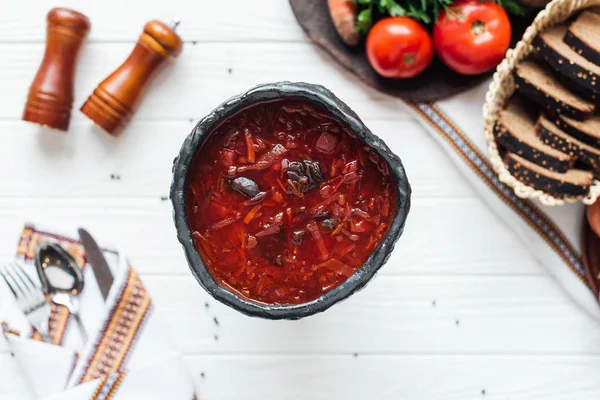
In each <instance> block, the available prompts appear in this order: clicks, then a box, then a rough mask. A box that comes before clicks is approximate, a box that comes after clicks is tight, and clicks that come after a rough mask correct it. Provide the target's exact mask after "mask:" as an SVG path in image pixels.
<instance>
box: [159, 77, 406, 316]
mask: <svg viewBox="0 0 600 400" xmlns="http://www.w3.org/2000/svg"><path fill="white" fill-rule="evenodd" d="M284 98H299V99H301V100H303V101H307V102H309V103H312V104H315V103H316V104H319V105H321V106H323V107H325V108H326V109H327V110H328V111H329V112H330V113H331V114H333V115H334V117H336V118H338V119H339V120H340V122H341V123H343V124H345V125H346V126H348V127H349V128H350V130H351V131H352V132H353V133H354V134H356V136H357V137H358V138H359V140H361V141H362V142H363V143H365V144H366V145H368V146H369V147H370V148H371V149H373V150H374V151H375V152H376V153H377V154H378V155H379V156H380V157H381V158H382V159H383V160H385V162H386V164H387V166H388V168H389V171H390V173H391V174H392V175H393V176H394V177H395V179H396V182H397V194H398V207H397V211H396V215H395V217H394V220H393V221H392V224H391V226H390V228H389V230H388V232H387V234H386V236H385V237H384V239H383V240H382V242H381V243H380V244H379V246H377V248H376V249H375V250H374V251H373V253H372V254H371V255H370V256H369V258H368V259H367V261H366V262H365V263H364V264H363V265H362V266H361V267H360V268H359V269H358V270H357V271H356V272H355V273H354V274H352V275H351V276H350V277H349V278H348V279H347V280H346V281H344V282H343V283H342V284H340V285H339V286H337V287H335V288H334V289H332V290H330V291H328V292H326V293H324V294H323V295H321V296H320V297H319V298H317V299H315V300H313V301H311V302H307V303H301V304H293V305H269V304H263V303H257V302H252V301H250V300H247V299H244V298H242V297H240V296H238V295H237V294H235V293H233V292H231V291H229V290H227V289H225V288H224V287H222V286H221V285H219V284H218V283H217V282H216V281H215V279H214V278H213V277H212V275H211V274H210V273H209V272H208V270H207V269H206V266H205V265H204V262H203V261H202V258H201V256H200V254H199V252H198V250H197V249H196V247H195V246H194V243H193V240H192V235H191V229H190V226H189V224H188V219H187V213H186V204H185V195H184V193H185V192H184V191H185V187H186V184H187V172H188V169H189V165H190V163H191V161H192V159H193V157H194V155H195V154H196V152H197V151H198V149H199V148H200V147H201V145H202V144H203V143H204V141H205V140H206V139H207V138H208V137H209V136H210V133H211V132H212V131H213V129H214V127H215V126H217V125H218V124H219V123H220V122H221V121H222V120H223V119H224V118H227V117H228V116H231V115H233V114H235V113H236V112H238V111H239V110H241V109H244V108H247V107H248V106H251V105H253V104H257V103H262V102H268V101H272V100H278V99H284ZM170 197H171V202H172V204H173V219H174V222H175V226H176V229H177V237H178V240H179V242H180V243H181V245H182V246H183V249H184V253H185V256H186V260H187V262H188V265H189V267H190V269H191V271H192V274H193V275H194V276H195V277H196V279H197V280H198V283H199V284H200V285H201V286H202V287H203V288H204V289H205V290H206V291H207V292H208V293H209V294H210V295H211V296H213V297H214V298H215V299H216V300H218V301H220V302H222V303H224V304H226V305H228V306H230V307H232V308H234V309H236V310H238V311H240V312H242V313H244V314H246V315H250V316H255V317H262V318H267V319H299V318H303V317H306V316H309V315H313V314H316V313H319V312H323V311H325V310H326V309H328V308H329V307H331V306H332V305H334V304H336V303H338V302H339V301H341V300H343V299H346V298H348V297H349V296H350V295H352V294H353V293H355V292H356V291H358V290H360V289H362V288H363V287H364V286H365V285H366V284H367V283H368V282H369V281H370V280H371V278H372V277H373V276H374V275H375V273H376V272H377V271H378V270H379V269H380V268H381V267H382V266H383V265H384V264H385V262H387V260H388V258H389V256H390V254H391V252H392V250H393V248H394V244H395V242H396V241H397V240H398V239H399V238H400V236H401V235H402V233H403V230H404V225H405V223H406V218H407V216H408V213H409V210H410V197H411V187H410V184H409V182H408V178H407V176H406V171H405V170H404V167H403V165H402V162H401V160H400V158H399V157H398V156H397V155H395V154H394V153H393V152H392V151H391V150H390V149H389V148H388V146H387V145H386V144H385V143H384V142H383V141H382V140H381V139H380V138H379V137H377V136H376V135H374V134H373V133H372V132H371V131H370V130H369V129H368V128H367V127H366V126H365V125H364V123H363V122H362V121H361V120H360V118H359V117H358V116H357V115H356V113H354V111H352V110H351V109H350V108H349V107H348V106H347V105H346V104H345V103H343V102H342V101H341V100H340V99H338V98H337V97H336V96H335V95H334V94H333V93H332V92H330V91H329V90H327V89H326V88H325V87H323V86H320V85H314V84H309V83H304V82H296V83H292V82H287V81H285V82H277V83H269V84H262V85H258V86H256V87H254V88H252V89H250V90H249V91H247V92H245V93H243V94H240V95H238V96H234V97H232V98H231V99H229V100H227V101H225V102H224V103H222V104H221V105H220V106H218V107H217V108H216V109H214V110H213V111H212V112H211V113H210V114H208V115H207V116H206V117H205V118H203V119H202V120H200V121H199V122H198V123H197V124H196V126H195V127H194V129H193V130H192V132H191V133H190V134H189V135H188V136H187V138H186V139H185V141H184V142H183V145H182V147H181V150H180V152H179V155H178V156H177V157H176V158H175V160H174V162H173V181H172V183H171V191H170Z"/></svg>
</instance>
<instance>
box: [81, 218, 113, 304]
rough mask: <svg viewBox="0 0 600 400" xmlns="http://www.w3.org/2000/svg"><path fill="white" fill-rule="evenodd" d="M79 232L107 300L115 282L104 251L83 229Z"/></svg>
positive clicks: (86, 254) (101, 291)
mask: <svg viewBox="0 0 600 400" xmlns="http://www.w3.org/2000/svg"><path fill="white" fill-rule="evenodd" d="M77 232H78V233H79V240H80V241H81V244H82V246H83V250H84V251H85V257H86V258H87V261H88V262H89V263H90V265H91V266H92V271H93V272H94V275H95V276H96V281H97V282H98V287H99V288H100V293H102V297H104V300H106V298H107V297H108V292H109V291H110V287H111V286H112V284H113V281H114V277H113V274H112V272H111V271H110V268H109V267H108V263H107V262H106V258H104V255H103V254H102V250H100V247H98V243H96V241H95V240H94V238H93V237H92V235H90V234H89V232H88V231H86V230H85V229H83V228H79V229H78V230H77Z"/></svg>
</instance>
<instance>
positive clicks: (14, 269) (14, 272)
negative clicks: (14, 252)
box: [9, 264, 31, 296]
mask: <svg viewBox="0 0 600 400" xmlns="http://www.w3.org/2000/svg"><path fill="white" fill-rule="evenodd" d="M10 266H11V267H12V270H9V273H10V275H11V277H12V278H13V279H14V280H15V281H16V283H17V285H18V286H19V288H20V289H21V291H22V292H23V295H25V296H28V295H30V294H31V288H30V287H29V286H28V285H27V282H25V279H24V278H23V276H21V274H20V273H19V269H18V268H17V266H16V264H11V265H10ZM15 277H16V278H15Z"/></svg>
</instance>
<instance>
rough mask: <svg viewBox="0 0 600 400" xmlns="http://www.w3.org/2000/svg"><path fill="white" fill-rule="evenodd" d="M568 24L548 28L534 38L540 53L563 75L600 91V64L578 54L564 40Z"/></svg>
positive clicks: (588, 87)
mask: <svg viewBox="0 0 600 400" xmlns="http://www.w3.org/2000/svg"><path fill="white" fill-rule="evenodd" d="M567 29H568V27H567V25H564V24H561V25H556V26H553V27H551V28H548V29H546V30H545V31H544V32H541V33H539V34H538V35H537V36H536V37H535V38H534V39H533V42H532V44H533V46H534V47H535V49H536V51H537V52H538V54H539V55H540V56H541V57H542V58H543V59H544V60H546V62H547V63H548V64H550V65H551V66H552V68H554V69H555V70H556V71H558V72H560V74H561V75H563V76H565V77H567V78H569V79H571V80H573V81H575V82H576V83H578V84H579V85H581V86H583V87H584V88H586V89H588V90H591V91H593V92H596V93H598V92H600V66H598V65H596V64H594V63H593V62H590V61H588V60H587V59H585V58H584V57H583V56H582V55H580V54H577V52H576V51H575V50H573V49H572V48H571V47H570V46H569V45H568V44H566V43H565V42H564V38H565V34H566V33H567Z"/></svg>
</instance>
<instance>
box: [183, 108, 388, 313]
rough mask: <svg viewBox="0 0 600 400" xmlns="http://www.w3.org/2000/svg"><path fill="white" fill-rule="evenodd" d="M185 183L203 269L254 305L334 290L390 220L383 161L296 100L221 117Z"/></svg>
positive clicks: (336, 123) (300, 299) (288, 301)
mask: <svg viewBox="0 0 600 400" xmlns="http://www.w3.org/2000/svg"><path fill="white" fill-rule="evenodd" d="M187 179H188V180H187V186H186V193H185V195H186V204H187V214H188V220H189V224H190V228H191V231H192V237H193V239H194V244H195V246H196V248H197V249H198V251H199V253H200V255H201V256H202V259H203V261H204V263H205V264H206V267H207V269H208V271H209V272H210V274H211V275H212V276H213V277H214V279H215V280H216V281H217V282H218V283H219V284H220V285H221V286H223V287H225V288H226V289H228V290H230V291H232V292H234V293H236V294H238V295H240V296H242V297H244V298H246V299H249V300H252V301H255V302H259V303H265V304H298V303H305V302H309V301H311V300H314V299H316V298H318V297H319V296H321V295H322V294H324V293H325V292H327V291H329V290H331V289H332V288H334V287H336V286H338V285H339V284H341V283H342V282H344V281H345V280H346V279H347V278H348V277H349V276H350V275H352V274H353V273H354V272H355V271H356V270H357V269H358V268H360V267H361V265H362V264H363V263H364V262H365V261H366V260H367V259H368V258H369V256H370V255H371V253H372V252H373V250H374V249H375V248H376V247H377V246H378V245H379V243H380V242H381V241H382V239H383V238H384V237H385V235H386V233H387V231H388V228H389V227H390V225H391V223H392V221H393V219H394V216H395V214H396V204H397V193H396V192H397V191H396V189H395V182H394V178H393V177H392V176H390V174H389V172H388V167H387V164H386V162H385V161H384V160H382V159H380V157H379V156H378V155H377V154H376V153H375V152H373V151H371V150H370V149H369V147H368V146H366V145H365V144H364V143H362V142H361V141H360V140H358V139H357V138H356V137H355V135H353V134H352V132H350V131H349V130H348V129H347V128H346V127H345V126H344V125H343V124H341V123H340V122H339V121H338V120H337V119H335V118H334V117H333V116H332V115H331V114H329V113H328V112H327V111H325V110H324V109H322V108H320V107H318V106H316V105H313V104H310V103H307V102H302V101H296V100H277V101H273V102H264V103H259V104H256V105H253V106H251V107H249V108H246V109H245V110H243V111H241V112H239V113H237V114H236V115H234V116H232V117H231V118H229V119H227V120H225V121H224V122H223V123H222V124H220V125H219V126H218V127H217V128H216V129H215V130H214V131H213V132H212V133H211V135H210V138H209V139H208V140H207V141H206V142H205V143H204V145H203V146H202V147H201V149H200V150H199V151H198V152H197V154H196V156H195V158H194V160H193V162H192V164H191V166H190V169H189V172H188V178H187Z"/></svg>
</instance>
